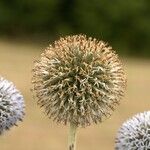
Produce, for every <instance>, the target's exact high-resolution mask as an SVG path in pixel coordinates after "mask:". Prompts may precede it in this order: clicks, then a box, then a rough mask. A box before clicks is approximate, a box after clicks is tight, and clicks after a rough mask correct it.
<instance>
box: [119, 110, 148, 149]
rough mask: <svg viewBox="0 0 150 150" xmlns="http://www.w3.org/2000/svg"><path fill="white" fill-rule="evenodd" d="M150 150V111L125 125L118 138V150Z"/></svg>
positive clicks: (136, 116) (133, 118) (138, 115)
mask: <svg viewBox="0 0 150 150" xmlns="http://www.w3.org/2000/svg"><path fill="white" fill-rule="evenodd" d="M137 149H138V150H148V149H150V111H148V112H144V113H140V114H137V115H135V116H134V117H132V118H131V119H129V120H128V121H126V122H125V123H123V125H122V127H121V128H120V129H119V132H118V135H117V138H116V150H137Z"/></svg>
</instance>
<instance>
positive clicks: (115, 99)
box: [32, 35, 125, 127]
mask: <svg viewBox="0 0 150 150" xmlns="http://www.w3.org/2000/svg"><path fill="white" fill-rule="evenodd" d="M32 81H33V85H34V88H33V90H34V91H35V93H36V96H37V98H38V104H39V105H40V106H41V107H44V108H45V111H46V113H47V115H48V116H49V117H50V118H53V119H54V121H56V122H63V123H64V124H67V123H68V122H74V123H76V124H77V125H78V126H82V127H85V126H87V125H90V124H91V123H92V122H94V123H97V122H101V121H102V120H103V118H106V117H108V116H110V114H111V112H112V110H114V108H115V107H116V105H117V104H118V103H119V101H120V98H121V97H122V96H123V94H124V89H125V75H124V71H123V69H122V65H121V63H120V61H119V59H118V56H117V55H116V54H115V52H114V51H113V50H112V48H111V47H110V46H108V45H107V44H105V43H104V42H103V41H97V40H96V39H92V38H86V36H84V35H75V36H67V37H65V38H60V39H59V40H58V41H56V42H55V43H54V45H50V46H49V47H48V48H47V49H46V50H45V52H44V53H43V54H42V55H41V58H40V60H39V61H36V62H35V66H34V69H33V79H32Z"/></svg>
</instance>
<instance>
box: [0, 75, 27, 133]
mask: <svg viewBox="0 0 150 150" xmlns="http://www.w3.org/2000/svg"><path fill="white" fill-rule="evenodd" d="M24 107H25V105H24V101H23V96H22V95H21V94H20V92H19V91H18V90H17V89H16V87H15V86H14V85H13V83H12V82H9V81H7V80H5V79H4V78H2V77H0V134H2V133H3V132H4V131H5V130H8V129H10V128H11V127H12V126H14V125H16V123H17V121H22V119H23V116H24Z"/></svg>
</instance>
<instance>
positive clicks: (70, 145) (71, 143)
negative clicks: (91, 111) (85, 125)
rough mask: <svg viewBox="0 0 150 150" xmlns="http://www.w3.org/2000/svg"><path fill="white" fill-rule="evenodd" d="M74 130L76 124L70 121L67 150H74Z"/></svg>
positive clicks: (75, 130) (75, 129)
mask: <svg viewBox="0 0 150 150" xmlns="http://www.w3.org/2000/svg"><path fill="white" fill-rule="evenodd" d="M76 132H77V125H76V124H75V123H72V122H70V128H69V138H68V150H76Z"/></svg>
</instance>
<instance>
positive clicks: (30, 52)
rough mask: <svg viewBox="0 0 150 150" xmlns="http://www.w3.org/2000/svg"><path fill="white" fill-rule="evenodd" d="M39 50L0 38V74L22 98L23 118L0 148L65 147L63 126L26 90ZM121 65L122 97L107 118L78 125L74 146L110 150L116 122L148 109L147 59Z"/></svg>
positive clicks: (149, 72) (149, 69) (51, 149)
mask: <svg viewBox="0 0 150 150" xmlns="http://www.w3.org/2000/svg"><path fill="white" fill-rule="evenodd" d="M42 51H43V48H42V47H39V46H38V45H33V44H25V43H13V42H8V41H3V40H0V75H2V76H3V77H5V78H6V79H8V80H10V81H13V82H14V84H15V85H16V86H17V88H18V89H20V91H21V92H22V94H23V95H24V98H25V102H26V116H25V119H24V122H23V123H20V124H19V127H17V128H15V127H14V128H12V129H11V131H10V132H5V134H4V135H3V136H1V137H0V149H2V150H12V149H15V150H42V149H43V150H65V149H66V147H67V134H66V132H67V128H66V127H64V126H61V125H57V124H55V123H54V122H52V121H51V120H49V119H47V117H45V115H43V113H42V112H41V110H40V108H39V107H38V106H37V105H36V101H35V100H34V99H33V98H32V94H31V92H30V89H31V83H30V82H31V70H32V67H33V61H34V60H35V59H36V58H37V57H39V55H40V53H41V52H42ZM124 66H125V69H126V73H127V78H128V83H127V92H126V96H125V98H124V99H123V100H122V101H121V105H120V106H119V107H118V108H117V111H115V112H114V114H113V115H112V116H111V119H108V120H106V121H105V122H104V123H102V124H99V125H92V126H90V127H87V128H85V129H79V130H80V133H79V134H78V141H77V143H78V144H77V145H78V147H77V149H78V150H99V149H102V150H113V149H114V141H115V136H116V132H117V130H118V128H119V127H120V125H121V124H122V123H123V122H124V121H125V120H126V119H127V118H128V117H130V116H132V115H133V114H136V113H137V112H143V111H145V110H149V105H150V92H149V89H150V84H149V83H150V61H149V60H143V59H141V60H140V59H124ZM62 129H63V130H62Z"/></svg>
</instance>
